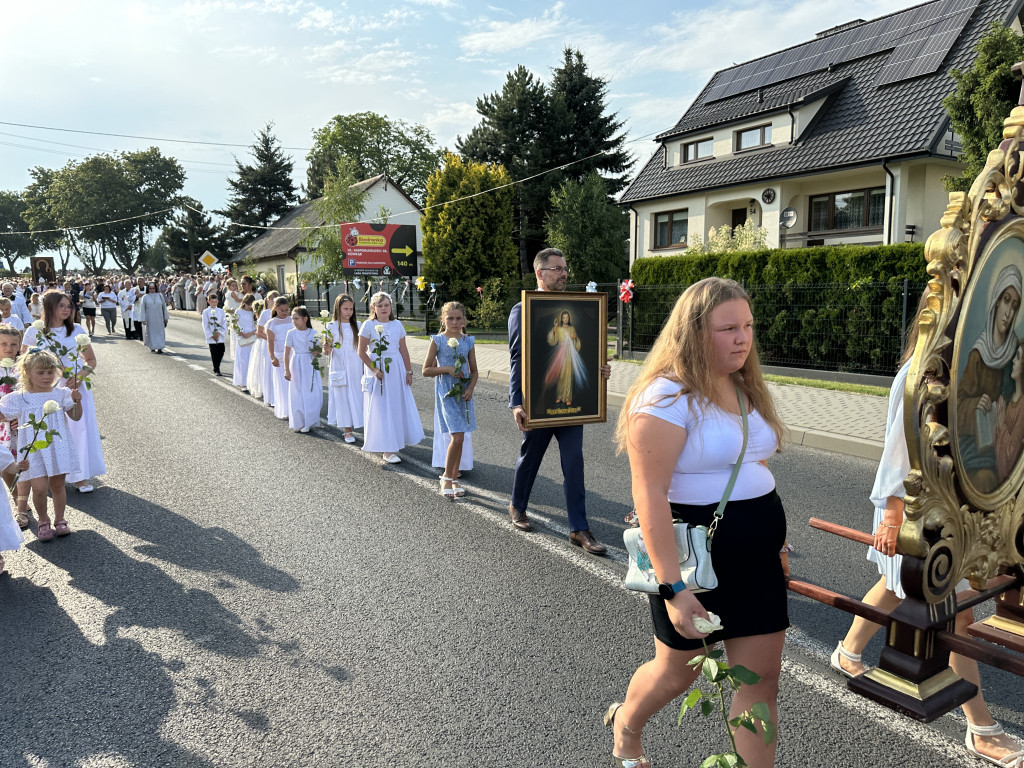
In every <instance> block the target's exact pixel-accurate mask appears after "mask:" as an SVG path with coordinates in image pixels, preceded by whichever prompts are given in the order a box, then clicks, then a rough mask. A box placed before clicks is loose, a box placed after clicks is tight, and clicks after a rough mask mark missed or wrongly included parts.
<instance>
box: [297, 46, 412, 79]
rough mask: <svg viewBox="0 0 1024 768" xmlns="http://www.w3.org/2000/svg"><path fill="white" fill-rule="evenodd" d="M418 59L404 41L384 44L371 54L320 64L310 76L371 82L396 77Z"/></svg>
mask: <svg viewBox="0 0 1024 768" xmlns="http://www.w3.org/2000/svg"><path fill="white" fill-rule="evenodd" d="M418 62H419V58H418V57H417V56H416V55H415V54H414V53H413V52H412V51H410V50H408V49H407V48H405V47H404V46H403V45H402V44H401V43H398V42H394V43H385V44H383V45H380V46H378V47H377V49H376V50H374V51H371V52H369V53H364V54H363V55H361V56H358V57H350V58H347V59H346V61H345V62H344V63H343V64H332V65H329V66H322V67H319V68H318V69H316V70H314V71H312V72H310V73H309V74H308V77H311V78H313V79H315V80H319V81H320V82H327V83H347V84H372V83H379V82H386V81H390V80H395V79H397V78H398V76H399V75H400V74H401V73H404V72H406V71H407V70H410V69H412V68H414V67H415V66H416V65H417V63H418ZM405 78H406V82H417V81H416V79H415V78H411V77H409V76H408V75H406V76H405Z"/></svg>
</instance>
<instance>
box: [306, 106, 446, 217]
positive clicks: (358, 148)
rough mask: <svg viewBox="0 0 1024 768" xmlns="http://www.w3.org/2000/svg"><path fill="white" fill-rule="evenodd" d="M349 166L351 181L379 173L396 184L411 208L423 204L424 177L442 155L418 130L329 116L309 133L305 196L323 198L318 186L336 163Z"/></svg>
mask: <svg viewBox="0 0 1024 768" xmlns="http://www.w3.org/2000/svg"><path fill="white" fill-rule="evenodd" d="M342 157H347V158H348V159H349V160H351V161H352V163H353V167H354V174H355V177H356V181H363V180H365V179H369V178H371V177H373V176H377V175H379V174H381V173H386V174H387V175H388V178H390V179H391V180H392V181H394V182H396V183H397V184H398V185H399V186H400V187H401V188H402V189H403V190H404V191H405V192H406V194H408V195H409V196H410V197H411V198H412V199H413V200H415V201H416V202H417V203H421V202H422V201H423V198H424V196H425V195H426V190H427V177H429V176H430V174H431V173H433V172H434V171H435V170H437V168H438V167H439V166H440V165H441V157H442V150H440V149H438V148H437V147H436V146H435V145H434V137H433V135H432V134H431V133H430V131H428V130H427V129H426V128H425V127H424V126H422V125H420V124H418V123H416V124H409V123H407V122H405V121H404V120H391V119H389V118H388V116H387V115H378V114H377V113H376V112H358V113H356V114H354V115H335V116H334V117H332V118H331V120H330V121H329V122H328V123H327V125H325V126H324V127H323V128H321V129H319V130H317V131H314V132H313V148H312V149H311V150H310V151H309V154H307V155H306V160H308V161H309V169H308V170H307V171H306V194H307V195H309V196H310V197H318V196H320V195H322V194H323V185H324V180H325V179H326V178H327V177H328V176H332V175H334V174H335V171H336V169H337V167H338V160H339V159H340V158H342Z"/></svg>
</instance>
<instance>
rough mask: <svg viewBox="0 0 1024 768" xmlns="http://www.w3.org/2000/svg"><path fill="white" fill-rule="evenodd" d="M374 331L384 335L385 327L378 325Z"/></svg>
mask: <svg viewBox="0 0 1024 768" xmlns="http://www.w3.org/2000/svg"><path fill="white" fill-rule="evenodd" d="M373 330H375V331H376V332H377V333H384V326H383V325H380V324H379V323H378V324H377V325H375V326H373Z"/></svg>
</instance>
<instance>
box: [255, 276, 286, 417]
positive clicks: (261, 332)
mask: <svg viewBox="0 0 1024 768" xmlns="http://www.w3.org/2000/svg"><path fill="white" fill-rule="evenodd" d="M280 296H281V294H279V293H278V292H277V291H271V292H270V293H268V294H267V299H266V301H265V302H264V304H263V311H262V312H260V319H259V320H257V321H256V335H257V336H259V337H261V338H262V339H263V364H262V367H261V368H260V369H259V375H260V376H261V377H262V378H263V402H264V403H265V404H266V405H269V406H270V407H273V406H274V371H275V370H276V369H275V368H274V365H273V363H271V361H270V349H269V346H268V344H267V323H269V322H270V318H271V317H272V316H273V314H274V302H276V301H277V299H278V298H279V297H280ZM250 390H251V388H250Z"/></svg>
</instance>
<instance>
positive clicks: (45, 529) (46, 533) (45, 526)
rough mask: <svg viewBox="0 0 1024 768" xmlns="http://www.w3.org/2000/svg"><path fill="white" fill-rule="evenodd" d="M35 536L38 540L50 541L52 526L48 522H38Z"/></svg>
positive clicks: (51, 538)
mask: <svg viewBox="0 0 1024 768" xmlns="http://www.w3.org/2000/svg"><path fill="white" fill-rule="evenodd" d="M36 538H37V539H39V540H40V541H52V540H53V527H52V526H51V525H50V524H49V523H40V524H39V527H38V528H36Z"/></svg>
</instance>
